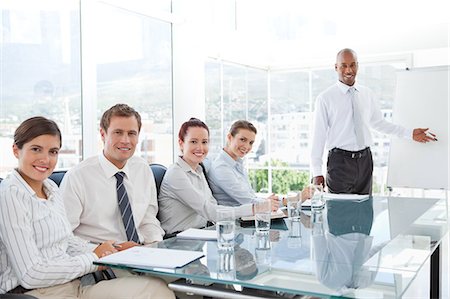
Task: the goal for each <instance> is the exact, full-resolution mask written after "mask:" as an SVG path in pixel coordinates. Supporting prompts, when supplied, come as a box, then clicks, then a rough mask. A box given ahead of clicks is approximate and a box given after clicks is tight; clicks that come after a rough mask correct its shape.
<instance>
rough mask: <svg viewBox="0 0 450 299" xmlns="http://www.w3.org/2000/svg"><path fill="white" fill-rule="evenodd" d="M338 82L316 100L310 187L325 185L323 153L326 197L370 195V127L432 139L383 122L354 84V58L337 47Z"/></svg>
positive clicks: (370, 98) (371, 98) (349, 51)
mask: <svg viewBox="0 0 450 299" xmlns="http://www.w3.org/2000/svg"><path fill="white" fill-rule="evenodd" d="M334 68H335V70H336V72H337V73H338V77H339V81H338V82H337V83H336V84H334V85H332V86H330V87H329V88H327V89H326V90H325V91H323V92H322V93H321V94H319V96H318V97H317V100H316V105H315V118H314V133H313V143H312V152H311V166H312V175H313V183H314V184H316V185H323V186H325V179H324V176H323V174H322V156H323V151H324V149H325V148H326V149H327V151H328V162H327V175H326V185H327V187H328V191H329V192H331V193H354V194H371V193H372V171H373V161H372V153H371V151H370V146H371V145H372V136H371V132H370V128H373V129H375V130H377V131H379V132H382V133H385V134H390V135H396V136H398V137H403V138H412V139H413V140H415V141H417V142H423V143H425V142H429V141H436V140H437V139H436V136H435V135H434V134H432V133H430V132H427V131H428V129H427V128H425V129H424V128H416V129H413V130H411V129H406V128H404V127H402V126H399V125H395V124H393V123H390V122H387V121H386V120H384V119H383V116H382V114H381V110H380V108H379V106H378V103H377V101H376V99H375V95H374V94H373V92H372V91H371V90H370V89H368V88H367V87H364V86H361V85H359V84H358V83H357V82H356V74H357V72H358V58H357V55H356V53H355V51H353V50H352V49H348V48H346V49H342V50H341V51H339V52H338V54H337V56H336V64H335V66H334Z"/></svg>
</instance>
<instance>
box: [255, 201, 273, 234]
mask: <svg viewBox="0 0 450 299" xmlns="http://www.w3.org/2000/svg"><path fill="white" fill-rule="evenodd" d="M254 210H255V229H256V232H257V233H263V234H268V233H269V230H270V213H271V211H272V208H271V202H270V199H268V198H261V199H258V200H256V201H255V204H254Z"/></svg>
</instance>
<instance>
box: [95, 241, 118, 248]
mask: <svg viewBox="0 0 450 299" xmlns="http://www.w3.org/2000/svg"><path fill="white" fill-rule="evenodd" d="M88 243H89V244H93V245H97V246H99V245H101V244H103V243H99V242H94V241H88ZM111 245H112V246H113V247H114V248H116V249H119V248H122V245H120V244H119V243H117V242H114V243H112V244H111Z"/></svg>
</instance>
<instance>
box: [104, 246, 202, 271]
mask: <svg viewBox="0 0 450 299" xmlns="http://www.w3.org/2000/svg"><path fill="white" fill-rule="evenodd" d="M203 256H204V254H203V252H200V251H188V250H174V249H165V248H151V247H144V246H135V247H132V248H130V249H127V250H123V251H119V252H117V253H113V254H111V255H108V256H105V257H102V258H101V259H99V260H98V261H97V262H98V263H99V264H105V265H118V266H128V267H135V268H140V269H145V268H169V269H174V268H180V267H183V266H185V265H187V264H189V263H190V262H192V261H195V260H197V259H199V258H201V257H203Z"/></svg>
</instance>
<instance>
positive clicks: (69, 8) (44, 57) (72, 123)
mask: <svg viewBox="0 0 450 299" xmlns="http://www.w3.org/2000/svg"><path fill="white" fill-rule="evenodd" d="M7 3H8V2H6V3H2V8H1V11H0V24H1V27H2V30H1V31H0V41H1V44H0V147H1V155H0V176H2V177H4V176H5V174H6V173H7V172H8V171H9V170H11V169H12V168H14V167H15V166H16V165H17V160H16V159H15V157H14V156H13V154H12V150H11V146H12V143H13V134H14V130H15V129H16V128H17V126H18V125H19V124H20V123H21V122H22V121H23V120H25V119H27V118H29V117H31V116H36V115H42V116H45V117H48V118H50V119H53V120H54V121H56V122H57V123H58V125H59V127H60V129H61V131H62V135H63V141H62V144H63V146H62V150H61V151H60V156H59V165H58V167H62V168H68V167H71V166H73V165H75V164H76V163H78V162H79V161H80V160H81V122H80V119H81V115H80V113H81V97H80V90H81V83H80V82H81V81H80V32H79V28H80V14H79V8H78V7H79V3H78V1H73V0H61V1H58V3H56V2H55V3H51V1H50V2H49V1H45V2H42V3H41V4H40V5H32V4H33V3H34V1H17V2H16V1H15V2H14V4H12V2H9V3H11V7H9V6H8V5H7ZM46 4H47V5H46ZM50 4H52V5H50Z"/></svg>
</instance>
